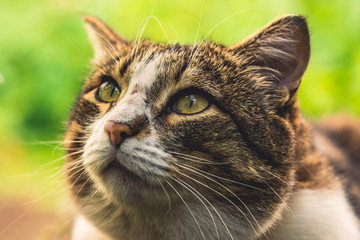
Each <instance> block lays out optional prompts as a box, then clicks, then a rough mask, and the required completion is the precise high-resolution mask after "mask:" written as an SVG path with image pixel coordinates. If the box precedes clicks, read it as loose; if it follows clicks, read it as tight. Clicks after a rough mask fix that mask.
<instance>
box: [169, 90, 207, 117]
mask: <svg viewBox="0 0 360 240" xmlns="http://www.w3.org/2000/svg"><path fill="white" fill-rule="evenodd" d="M208 106H209V101H208V99H207V98H206V97H205V96H204V95H201V94H198V93H194V94H191V93H190V94H184V95H182V96H180V97H179V98H178V99H177V100H176V101H175V103H174V105H173V107H172V108H173V110H174V111H175V112H176V113H180V114H194V113H199V112H201V111H203V110H205V109H206V108H207V107H208Z"/></svg>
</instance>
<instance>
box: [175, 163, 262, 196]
mask: <svg viewBox="0 0 360 240" xmlns="http://www.w3.org/2000/svg"><path fill="white" fill-rule="evenodd" d="M172 164H175V165H178V164H179V163H172ZM181 165H183V166H186V167H188V168H191V169H193V170H196V171H199V172H201V173H204V174H207V175H209V176H212V177H216V178H218V179H221V180H224V181H227V182H231V183H236V184H239V185H241V186H244V187H248V188H252V189H255V190H258V191H262V192H268V191H267V190H264V189H261V188H258V187H255V186H251V185H249V184H246V183H242V182H238V181H235V180H231V179H227V178H224V177H220V176H217V175H215V174H212V173H209V172H206V171H203V170H201V169H198V168H195V167H193V166H190V165H188V164H183V163H182V164H181Z"/></svg>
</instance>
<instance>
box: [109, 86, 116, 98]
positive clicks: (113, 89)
mask: <svg viewBox="0 0 360 240" xmlns="http://www.w3.org/2000/svg"><path fill="white" fill-rule="evenodd" d="M114 92H115V87H113V88H112V89H111V93H110V97H112V96H113V94H114Z"/></svg>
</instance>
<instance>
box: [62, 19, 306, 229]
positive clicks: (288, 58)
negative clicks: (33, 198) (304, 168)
mask: <svg viewBox="0 0 360 240" xmlns="http://www.w3.org/2000/svg"><path fill="white" fill-rule="evenodd" d="M85 21H86V22H87V24H88V27H89V29H90V30H89V32H90V34H92V35H93V38H92V39H93V41H94V43H95V44H94V45H95V53H96V56H95V62H96V64H97V67H96V69H95V70H94V72H93V73H92V74H91V75H90V76H89V77H88V80H87V81H86V83H85V85H84V88H83V91H82V93H81V94H80V96H79V98H78V101H77V103H76V104H75V106H74V108H73V111H72V114H71V116H70V119H69V124H68V131H67V135H66V141H65V142H66V147H68V148H69V149H70V150H69V152H68V153H69V156H68V157H67V160H68V164H67V175H68V179H69V183H70V184H71V186H72V192H73V195H74V196H75V198H76V202H77V203H78V204H79V205H80V207H81V208H82V209H83V211H84V214H85V215H89V216H90V217H89V218H90V219H91V218H92V217H93V218H95V215H96V214H97V213H96V212H97V211H99V212H100V211H104V209H103V206H102V205H106V204H110V205H111V206H119V208H126V209H139V211H144V212H148V213H149V214H154V215H156V214H157V213H158V212H161V214H162V215H164V210H165V212H166V210H168V208H169V202H171V209H174V211H176V208H177V206H180V205H182V206H183V205H184V204H185V205H187V206H188V208H190V209H189V210H191V208H196V207H195V206H197V205H201V203H203V204H205V205H207V206H208V207H209V208H210V209H212V206H213V207H214V208H219V209H221V211H223V212H227V214H230V215H231V217H232V218H233V219H237V220H236V221H238V222H237V223H238V224H242V226H241V228H242V229H245V230H244V232H248V233H247V234H248V235H249V236H251V235H254V234H255V232H256V233H259V232H261V231H263V230H264V229H266V228H267V227H268V226H269V225H271V222H272V221H273V220H274V216H276V215H277V213H278V212H279V211H281V210H282V209H283V207H284V203H283V201H284V199H286V198H287V197H288V193H289V191H290V189H291V187H292V184H293V177H294V176H293V175H294V171H293V164H294V163H293V162H294V159H293V156H294V149H295V139H294V129H293V126H292V121H294V119H295V118H296V116H295V115H296V114H295V113H294V112H295V110H294V109H296V106H295V100H294V99H295V98H294V95H296V94H295V93H296V89H297V87H298V85H299V82H300V79H301V76H302V74H303V72H304V70H305V68H306V65H307V61H308V57H309V43H308V33H307V28H306V23H305V21H304V19H303V18H302V17H299V16H287V17H284V18H282V19H279V20H277V21H275V22H273V23H272V24H270V25H268V26H267V27H265V28H264V29H263V30H262V31H261V32H259V33H257V34H256V35H254V36H253V37H251V38H249V39H247V40H246V41H244V42H242V43H240V44H237V45H235V46H231V47H225V46H221V45H217V44H214V43H201V44H197V45H194V46H179V45H174V46H166V45H161V44H153V43H150V42H147V41H137V42H128V41H126V40H124V39H122V38H121V37H119V36H118V35H117V34H115V33H114V32H113V31H112V30H110V29H109V28H108V27H107V26H105V25H103V23H101V22H99V21H98V20H96V19H94V18H91V17H87V18H85ZM77 151H78V152H77ZM99 199H103V200H104V201H103V202H101V201H100V200H99ZM96 205H98V208H96ZM90 207H91V208H92V209H91V211H90V210H89V208H90ZM193 210H194V211H195V212H196V211H197V210H196V209H193ZM210 211H213V210H210ZM98 214H100V213H98ZM187 214H188V215H190V211H189V212H188V213H187ZM214 215H215V218H220V217H219V216H216V214H214ZM94 221H98V220H94ZM100 224H101V223H100ZM231 231H235V230H230V232H231Z"/></svg>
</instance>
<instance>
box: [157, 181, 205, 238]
mask: <svg viewBox="0 0 360 240" xmlns="http://www.w3.org/2000/svg"><path fill="white" fill-rule="evenodd" d="M164 180H165V182H166V183H167V184H169V186H170V187H171V188H172V189H173V190H174V192H175V193H176V194H177V195H178V196H179V198H180V199H181V201H182V202H183V203H184V204H185V206H186V208H187V209H188V210H189V212H190V214H191V216H192V218H193V219H194V221H195V223H196V225H197V227H198V229H199V231H200V234H201V236H202V238H203V239H204V240H206V238H205V235H204V233H203V231H202V229H201V227H200V224H199V222H198V220H197V219H196V217H195V215H194V213H193V211H192V210H191V208H190V207H189V205H188V204H187V203H186V201H185V199H184V198H183V197H182V196H181V194H180V193H179V192H178V191H177V190H176V189H175V187H174V186H173V185H171V183H170V182H169V181H167V180H166V179H164Z"/></svg>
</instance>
